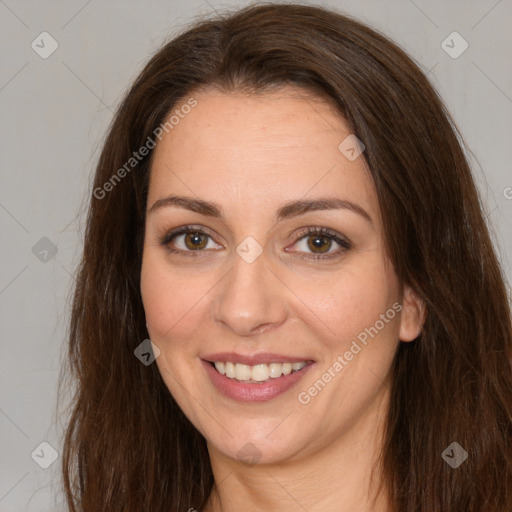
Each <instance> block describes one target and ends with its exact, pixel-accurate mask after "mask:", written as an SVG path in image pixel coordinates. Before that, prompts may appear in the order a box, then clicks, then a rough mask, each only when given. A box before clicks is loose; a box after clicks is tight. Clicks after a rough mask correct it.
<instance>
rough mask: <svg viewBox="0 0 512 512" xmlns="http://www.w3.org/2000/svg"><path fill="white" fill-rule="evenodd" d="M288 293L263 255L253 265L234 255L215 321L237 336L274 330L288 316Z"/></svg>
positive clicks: (220, 292) (217, 302) (216, 305)
mask: <svg viewBox="0 0 512 512" xmlns="http://www.w3.org/2000/svg"><path fill="white" fill-rule="evenodd" d="M285 291H286V286H285V285H284V284H283V283H282V282H281V281H280V280H279V278H278V277H277V275H276V273H275V271H274V270H273V269H271V268H270V267H269V266H268V262H267V261H266V259H265V253H264V252H263V253H262V254H260V255H259V256H258V257H257V258H256V259H255V260H254V261H253V262H251V263H248V262H247V261H245V260H244V259H243V258H242V257H240V256H239V255H238V254H235V255H234V257H233V267H232V268H231V270H230V271H229V272H228V273H227V275H226V276H225V277H224V279H222V280H221V282H220V283H219V286H218V288H217V296H216V298H215V302H214V306H213V308H212V315H213V318H214V321H215V322H216V323H219V324H221V325H222V326H223V327H224V328H226V329H229V330H230V331H232V332H233V333H235V334H236V335H238V336H254V335H256V334H260V333H262V332H264V331H267V330H268V329H272V328H275V327H277V326H279V325H281V324H282V323H283V322H284V321H285V320H286V317H287V314H288V312H287V308H286V298H285V294H286V293H285Z"/></svg>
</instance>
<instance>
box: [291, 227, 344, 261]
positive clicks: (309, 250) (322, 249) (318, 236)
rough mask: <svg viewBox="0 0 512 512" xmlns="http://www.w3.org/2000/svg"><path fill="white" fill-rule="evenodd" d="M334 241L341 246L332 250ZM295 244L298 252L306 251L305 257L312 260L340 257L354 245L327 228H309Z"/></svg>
mask: <svg viewBox="0 0 512 512" xmlns="http://www.w3.org/2000/svg"><path fill="white" fill-rule="evenodd" d="M333 242H334V243H335V244H337V245H339V246H340V248H339V249H338V250H334V251H331V248H332V246H333V245H332V244H333ZM295 245H297V246H298V249H299V250H298V251H297V252H300V253H304V254H303V255H302V257H303V258H305V259H312V260H315V259H316V260H318V259H328V258H336V257H340V256H342V255H343V253H345V252H346V251H348V250H349V249H350V248H351V247H352V245H351V243H350V242H349V241H348V240H347V239H346V238H344V237H343V236H341V235H338V234H337V233H335V232H333V231H330V230H329V229H327V228H308V229H307V230H306V231H305V232H302V233H301V234H300V235H299V238H298V239H297V241H296V242H295ZM293 252H295V251H293Z"/></svg>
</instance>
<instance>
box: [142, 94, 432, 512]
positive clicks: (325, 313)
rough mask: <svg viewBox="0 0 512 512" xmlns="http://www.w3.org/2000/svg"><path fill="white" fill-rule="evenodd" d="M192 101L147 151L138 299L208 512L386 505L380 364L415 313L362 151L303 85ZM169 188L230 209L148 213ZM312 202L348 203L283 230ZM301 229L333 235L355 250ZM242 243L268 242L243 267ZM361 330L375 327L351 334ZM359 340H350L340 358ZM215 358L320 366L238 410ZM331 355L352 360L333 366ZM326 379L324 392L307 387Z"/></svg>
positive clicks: (384, 378) (385, 374) (360, 509)
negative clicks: (197, 235)
mask: <svg viewBox="0 0 512 512" xmlns="http://www.w3.org/2000/svg"><path fill="white" fill-rule="evenodd" d="M193 97H194V98H196V100H197V102H198V103H197V106H195V107H194V108H193V109H192V110H191V112H190V113H189V114H187V115H186V116H184V118H183V119H181V120H180V121H179V123H178V124H177V125H175V126H174V128H173V129H172V130H171V131H170V132H169V133H168V134H165V135H164V137H163V138H162V140H161V142H160V143H159V144H158V146H157V147H156V149H155V150H154V151H155V154H154V155H153V157H154V160H153V163H152V170H151V179H150V186H149V191H148V214H147V219H146V235H145V241H144V253H143V264H142V276H141V293H142V298H143V302H144V308H145V312H146V320H147V326H148V331H149V334H150V337H151V340H152V341H153V343H155V345H156V346H158V348H159V349H160V351H161V354H160V356H159V357H158V358H157V360H156V363H157V365H158V368H159V370H160V372H161V374H162V377H163V379H164V381H165V383H166V385H167V387H168V388H169V391H170V393H171V394H172V395H173V397H174V398H175V400H176V401H177V402H178V404H179V405H180V407H181V408H182V410H183V411H184V413H185V414H186V415H187V417H188V418H189V419H190V420H191V422H192V423H193V424H194V425H195V426H196V428H197V429H198V430H199V431H200V432H201V433H202V434H203V436H204V437H205V439H206V441H207V446H208V450H209V454H210V460H211V463H212V468H213V473H214V477H215V482H216V483H215V486H214V489H213V492H212V494H211V496H210V499H209V501H208V504H207V505H206V507H204V508H203V511H205V512H218V511H223V512H235V511H240V510H245V511H250V512H253V511H254V512H256V511H265V512H277V511H283V510H287V511H288V510H298V511H299V510H300V511H302V510H305V511H308V512H319V511H322V512H330V511H332V512H334V511H336V512H370V511H372V512H391V511H392V508H391V507H390V506H389V504H388V503H387V499H386V493H385V491H384V492H381V493H379V494H377V492H376V490H377V487H376V484H377V483H378V480H379V471H378V469H379V465H378V458H379V454H380V449H381V442H382V431H383V425H384V419H385V415H386V411H387V408H388V403H389V383H390V372H389V370H390V365H391V363H392V360H393V356H394V354H395V352H396V349H397V347H398V344H399V343H400V342H408V341H411V340H413V339H415V338H416V336H417V335H418V332H419V330H420V329H421V326H422V322H423V319H424V306H423V304H422V303H421V301H420V300H419V299H418V297H417V296H416V295H415V294H414V293H413V292H412V290H410V289H409V288H408V287H407V286H405V287H403V288H402V287H401V286H400V283H399V282H398V279H397V277H396V275H395V273H394V271H393V269H392V266H391V265H390V262H389V259H388V257H387V255H386V253H385V250H384V245H383V227H382V220H381V215H380V209H379V204H378V200H377V196H376V193H375V190H374V186H373V182H372V180H371V178H370V175H369V173H368V171H367V169H366V167H365V162H364V160H363V157H364V153H363V156H362V157H359V158H356V159H355V160H353V161H351V160H350V159H348V158H346V156H345V155H344V154H343V153H342V152H341V151H340V150H339V149H338V146H339V144H340V142H342V141H343V140H344V139H345V138H346V137H347V136H348V135H349V134H350V133H351V131H350V128H349V127H348V125H347V124H346V122H345V121H344V120H343V119H342V118H341V117H340V116H339V114H338V113H337V112H336V111H335V110H334V109H333V107H332V106H330V105H329V104H328V103H326V102H324V101H322V100H321V99H320V98H316V97H314V96H311V95H310V94H308V93H306V92H305V91H302V90H300V89H295V88H291V87H286V88H283V89H282V90H280V91H278V92H273V93H266V94H264V95H259V96H247V95H242V94H229V95H226V94H222V93H220V92H218V91H215V90H213V89H205V90H203V91H200V92H197V93H196V94H194V95H193ZM170 195H180V196H187V197H190V198H194V199H202V200H205V201H213V202H215V203H217V204H218V205H219V206H220V207H221V209H222V214H223V215H222V217H219V218H216V217H210V216H207V215H204V214H201V213H197V212H193V211H190V210H188V209H185V208H183V207H178V206H176V205H167V206H165V205H164V206H161V207H154V208H153V206H154V205H155V203H156V202H157V201H159V200H161V199H164V198H166V197H168V196H170ZM320 197H330V198H338V199H343V200H345V201H348V202H350V203H352V204H355V205H356V208H355V209H354V208H340V209H327V210H315V211H307V212H305V213H303V214H302V215H297V216H294V217H289V218H284V219H282V220H280V221H279V222H276V221H277V219H276V211H277V210H278V209H279V208H280V207H281V206H282V205H283V204H284V203H287V202H290V201H294V200H310V199H314V198H320ZM358 208H359V209H362V210H364V211H365V212H366V213H367V214H368V216H369V217H370V219H371V220H368V219H367V218H366V217H365V216H364V214H361V213H358V212H357V211H355V210H357V209H358ZM362 210H361V211H362ZM189 225H192V226H193V227H194V229H201V230H206V231H207V234H206V235H203V239H202V241H204V243H203V245H202V246H201V249H196V248H195V246H194V245H192V242H191V240H190V239H191V236H190V235H186V234H180V235H177V236H175V237H174V238H173V239H172V240H171V241H167V245H164V244H163V243H162V238H163V237H164V236H165V235H166V234H167V233H168V232H169V231H170V230H172V229H174V228H179V227H182V226H189ZM308 227H310V228H327V229H329V230H330V231H331V232H334V233H335V234H337V235H338V236H340V237H341V239H342V240H343V241H345V242H348V248H347V247H344V246H343V245H341V244H339V243H338V242H336V241H335V240H334V239H332V238H330V237H329V236H327V237H326V236H325V235H324V234H321V235H311V234H308V233H307V232H305V231H304V230H305V229H306V228H308ZM247 237H252V238H253V239H254V240H255V241H256V242H257V245H258V246H259V247H260V248H261V251H262V252H261V254H259V256H258V257H256V259H255V260H254V261H252V262H250V263H248V262H247V261H246V260H244V258H242V257H241V256H240V254H239V253H238V252H237V250H236V249H237V247H238V246H239V245H240V244H241V243H242V242H243V241H244V240H246V238H247ZM314 240H316V241H317V244H318V245H317V247H318V248H317V249H315V246H314V245H313V243H311V241H314ZM200 241H201V240H200ZM196 242H197V239H196ZM308 242H309V243H308ZM322 244H323V245H322ZM252 247H253V249H251V250H254V247H256V246H252ZM169 249H174V250H175V251H176V252H169ZM180 251H181V252H180ZM192 252H194V253H195V254H196V255H197V257H193V256H190V253H192ZM198 253H200V254H198ZM315 255H328V256H330V257H329V258H325V259H316V260H315V259H312V257H314V256H315ZM308 258H310V259H308ZM394 305H395V307H394ZM397 305H398V306H399V307H398V308H397V307H396V306H397ZM390 311H391V312H390ZM379 320H380V322H379ZM381 325H382V328H380V327H381ZM376 326H378V327H379V328H376ZM370 327H374V329H375V330H376V331H377V333H376V334H374V335H373V336H367V343H366V344H363V343H361V342H360V341H358V340H360V339H361V333H364V332H368V331H365V329H368V328H370ZM358 335H359V336H360V337H359V338H358ZM363 337H364V336H363ZM354 341H356V342H357V343H358V345H359V347H360V350H359V351H358V352H357V353H355V354H354V352H355V351H352V354H353V356H352V357H350V356H349V355H347V352H350V351H351V347H354V345H353V342H354ZM221 351H222V352H224V351H226V352H231V351H232V352H237V353H241V354H255V353H261V352H274V353H280V354H286V355H289V356H293V357H300V358H303V360H305V361H306V360H312V361H314V365H313V366H312V367H311V368H310V369H309V371H308V372H307V374H305V375H304V377H302V378H301V380H299V381H298V383H297V385H296V386H294V387H293V388H292V389H290V390H288V391H286V392H285V393H283V394H281V395H279V396H277V397H275V398H273V399H271V400H268V401H266V402H261V403H250V402H242V401H237V400H234V399H232V398H229V397H227V396H225V395H224V394H222V393H221V392H219V391H218V390H217V389H216V388H215V387H214V386H213V385H212V384H211V383H210V380H209V378H208V375H207V374H206V371H205V369H204V367H203V364H202V362H201V358H202V357H203V356H204V355H205V354H208V353H212V352H221ZM339 356H340V357H342V359H343V361H345V362H346V364H343V365H342V370H339V371H336V370H335V369H333V368H334V367H333V365H334V363H335V362H336V361H340V359H339ZM329 369H330V371H329ZM326 372H327V373H329V375H330V376H331V378H330V379H328V378H326V377H325V374H326ZM319 379H320V380H322V379H323V382H324V384H325V386H323V387H322V388H321V389H320V391H318V390H317V392H316V393H315V392H314V391H313V392H310V391H308V390H310V389H311V387H312V386H313V384H314V383H315V382H317V381H318V380H319ZM327 380H328V382H326V381H327ZM248 443H250V446H253V447H255V450H256V451H255V452H254V453H253V459H251V460H250V461H249V462H247V457H245V459H246V460H242V459H244V457H243V456H241V453H242V455H243V454H244V449H245V450H247V448H246V447H247V446H249V445H248ZM246 455H247V454H246ZM372 470H374V478H373V479H372V478H371V476H372ZM194 505H195V507H194ZM190 507H191V508H192V509H194V508H198V504H194V503H191V504H190Z"/></svg>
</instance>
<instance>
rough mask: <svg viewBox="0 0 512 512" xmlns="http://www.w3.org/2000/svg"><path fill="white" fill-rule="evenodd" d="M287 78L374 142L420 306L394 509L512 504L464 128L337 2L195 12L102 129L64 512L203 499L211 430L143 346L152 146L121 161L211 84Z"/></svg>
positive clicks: (404, 373)
mask: <svg viewBox="0 0 512 512" xmlns="http://www.w3.org/2000/svg"><path fill="white" fill-rule="evenodd" d="M286 84H293V85H298V86H300V87H302V88H304V90H309V91H314V92H315V93H316V94H317V95H319V96H322V97H324V98H326V99H328V100H329V101H331V102H332V103H333V105H336V106H337V107H338V108H339V112H340V115H343V116H344V117H345V119H346V120H347V122H348V123H349V125H350V126H351V127H352V130H353V133H354V134H356V136H357V137H358V138H359V139H360V140H361V141H362V142H363V143H364V145H365V147H366V150H365V152H364V157H365V160H366V162H367V165H368V167H369V170H370V172H371V175H372V177H373V182H374V185H375V188H376V191H377V194H378V198H379V204H380V209H381V212H382V216H383V222H384V234H385V240H386V247H387V251H388V254H389V258H390V260H391V262H392V264H393V265H394V268H395V271H396V273H397V275H398V278H399V279H400V281H401V282H402V283H407V284H409V285H410V286H411V287H412V288H413V289H414V290H415V291H416V293H417V294H418V295H419V296H420V297H421V298H422V299H423V300H424V301H425V304H426V307H427V317H426V321H425V325H424V328H423V331H422V333H421V335H420V336H419V337H418V338H417V339H416V340H415V341H413V342H410V343H400V345H399V348H398V351H397V353H396V358H395V360H394V363H393V384H392V393H391V404H390V409H389V412H388V417H387V430H386V437H385V442H384V445H383V471H384V480H383V483H384V484H385V486H386V488H387V489H388V492H389V495H390V497H391V503H392V507H393V509H394V510H396V511H397V512H413V511H414V512H432V511H441V510H442V511H443V512H461V511H467V512H470V511H474V512H476V511H478V512H485V511H489V512H491V511H492V512H510V511H511V510H512V368H511V361H512V327H511V318H510V309H509V305H508V299H507V293H506V287H505V284H504V280H505V279H504V275H503V272H502V270H501V269H500V265H499V262H498V261H497V258H496V255H495V252H494V249H493V246H492V243H491V239H490V236H489V232H488V228H487V226H486V223H485V219H484V215H483V213H482V206H481V204H480V199H479V196H478V194H477V190H476V188H475V184H474V181H473V178H472V176H471V172H470V168H469V165H468V163H467V160H466V158H465V155H464V152H463V149H462V148H463V143H462V142H461V141H462V138H461V137H460V134H459V132H458V130H457V128H456V126H455V124H454V122H453V120H452V119H451V117H450V115H449V113H448V112H447V110H446V108H445V107H444V105H443V103H442V101H441V100H440V98H439V97H438V95H437V93H436V92H435V90H434V89H433V87H432V86H431V85H430V84H429V82H428V81H427V79H426V78H425V76H424V74H423V73H422V72H421V70H420V69H419V67H418V66H417V65H416V64H415V63H414V62H413V61H412V60H411V58H409V57H408V56H407V55H406V54H405V53H404V52H403V51H402V50H401V49H400V48H399V47H397V46H396V45H395V44H393V43H392V42H390V41H389V40H388V39H387V38H386V37H384V36H382V35H381V34H379V33H378V32H376V31H374V30H372V29H370V28H368V27H367V26H365V25H363V24H361V23H359V22H357V21H356V20H354V19H352V18H350V17H348V16H345V15H342V14H341V13H339V12H337V11H335V10H334V9H330V10H327V9H324V8H320V7H316V6H312V5H304V4H302V5H294V4H272V3H267V2H265V3H258V4H252V5H250V6H248V7H246V8H243V9H240V10H236V11H235V12H229V11H226V12H224V13H222V14H220V15H218V16H216V17H215V18H209V19H203V20H196V21H195V22H194V24H193V25H192V26H190V27H188V28H187V30H185V31H183V32H182V33H181V34H179V35H178V36H176V37H174V38H173V39H172V40H171V41H170V42H168V43H166V44H165V45H164V46H163V47H162V48H161V49H160V50H159V51H158V52H157V53H156V55H154V57H153V58H152V59H151V60H150V61H149V62H148V64H147V65H146V66H145V67H144V69H143V70H142V72H141V73H140V75H139V76H138V78H137V79H136V81H135V83H134V84H133V86H132V87H131V88H130V90H129V91H128V93H127V94H126V96H125V98H124V100H123V101H122V103H121V105H120V106H119V108H118V109H117V112H116V115H115V117H114V119H113V121H112V123H111V126H110V128H109V132H108V136H107V137H106V141H105V144H104V147H103V150H102V153H101V156H100V158H99V162H98V165H97V169H96V174H95V178H94V184H93V188H92V191H91V192H92V195H91V198H90V204H89V209H88V217H87V224H86V232H85V237H84V249H83V256H82V260H81V264H80V267H79V269H78V273H77V281H76V289H75V292H74V298H73V304H72V315H71V321H70V328H69V331H70V332H69V354H68V356H69V357H68V359H67V361H68V363H69V369H68V370H69V371H68V373H67V374H66V375H68V374H69V379H71V380H70V383H72V384H73V385H74V386H75V391H74V396H73V401H72V407H73V408H72V414H71V418H70V420H69V423H68V426H67V431H66V436H65V443H64V453H63V478H64V486H65V491H66V494H67V500H68V505H69V507H70V510H71V511H73V512H76V511H84V512H101V511H105V512H107V511H108V512H118V511H123V512H141V511H151V512H169V511H172V512H174V511H183V510H188V509H189V508H195V509H197V510H201V509H202V508H203V506H204V504H205V503H206V500H207V498H208V496H209V494H210V492H211V490H212V486H213V474H212V470H211V466H210V461H209V458H208V452H207V450H206V442H205V439H204V438H203V436H202V435H201V434H200V433H199V432H198V431H197V430H196V429H195V427H194V426H193V425H192V424H191V423H190V421H189V420H188V418H186V417H185V416H184V414H183V413H182V411H181V410H180V408H179V407H178V406H177V404H176V402H175V401H174V399H173V398H172V396H171V395H170V393H169V391H168V389H167V388H166V386H165V384H164V382H163V380H162V378H161V376H160V374H159V371H158V368H157V365H156V364H152V365H149V366H145V365H144V364H141V362H140V361H139V360H138V359H137V358H136V357H135V356H134V350H135V348H136V347H137V346H138V345H139V344H140V343H141V342H142V341H143V340H145V339H146V338H148V332H147V330H146V326H145V316H144V310H143V304H142V301H141V295H140V290H139V278H140V268H141V255H142V242H143V239H144V220H145V209H146V196H147V186H148V179H149V172H150V164H151V154H152V153H151V152H149V154H148V155H146V156H145V157H143V158H140V161H138V162H137V165H136V166H134V168H133V169H132V168H129V169H128V168H127V167H126V162H128V161H129V159H130V158H131V157H132V155H133V152H134V151H136V150H138V149H139V148H140V147H141V146H143V145H144V144H146V142H147V140H148V137H150V138H154V133H155V130H157V129H158V127H159V126H160V125H161V124H162V123H165V120H166V119H167V117H168V116H169V114H170V113H171V112H172V110H173V108H174V107H175V105H177V103H178V102H180V101H184V100H187V98H190V97H191V96H192V95H193V93H194V91H197V90H199V89H200V88H201V87H203V86H206V85H215V86H216V87H218V88H219V89H220V90H221V91H223V92H226V93H230V92H233V91H236V90H243V91H245V92H249V93H258V92H265V91H267V90H271V89H275V88H276V87H277V88H278V87H279V86H283V85H286ZM123 166H125V167H124V168H125V171H126V172H125V173H118V170H119V169H121V168H122V167H123ZM116 173H117V177H118V178H120V179H116V180H113V176H114V175H115V174H116ZM121 174H122V177H121ZM107 182H109V183H110V186H106V185H105V184H106V183H107ZM453 442H457V443H458V444H459V445H460V446H461V447H462V448H463V449H464V450H465V451H466V452H467V453H468V457H467V460H465V461H464V462H463V463H462V464H461V465H460V466H459V467H458V468H456V469H455V468H453V467H451V466H450V465H449V464H448V463H447V462H446V461H445V460H446V459H445V458H443V457H442V454H443V452H444V450H445V449H446V448H447V447H449V446H450V444H451V443H453Z"/></svg>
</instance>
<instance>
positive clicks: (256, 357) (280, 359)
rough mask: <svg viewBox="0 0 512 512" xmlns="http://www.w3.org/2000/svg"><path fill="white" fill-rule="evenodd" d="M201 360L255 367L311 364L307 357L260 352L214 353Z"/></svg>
mask: <svg viewBox="0 0 512 512" xmlns="http://www.w3.org/2000/svg"><path fill="white" fill-rule="evenodd" d="M201 359H204V360H205V361H210V362H211V363H215V362H224V363H226V362H231V363H235V364H237V363H238V364H246V365H249V366H255V365H257V364H270V363H301V362H302V361H306V362H313V360H312V359H310V358H308V357H294V356H286V355H283V354H273V353H271V352H261V353H259V354H237V353H236V352H216V353H215V354H207V355H205V356H202V357H201Z"/></svg>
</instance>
